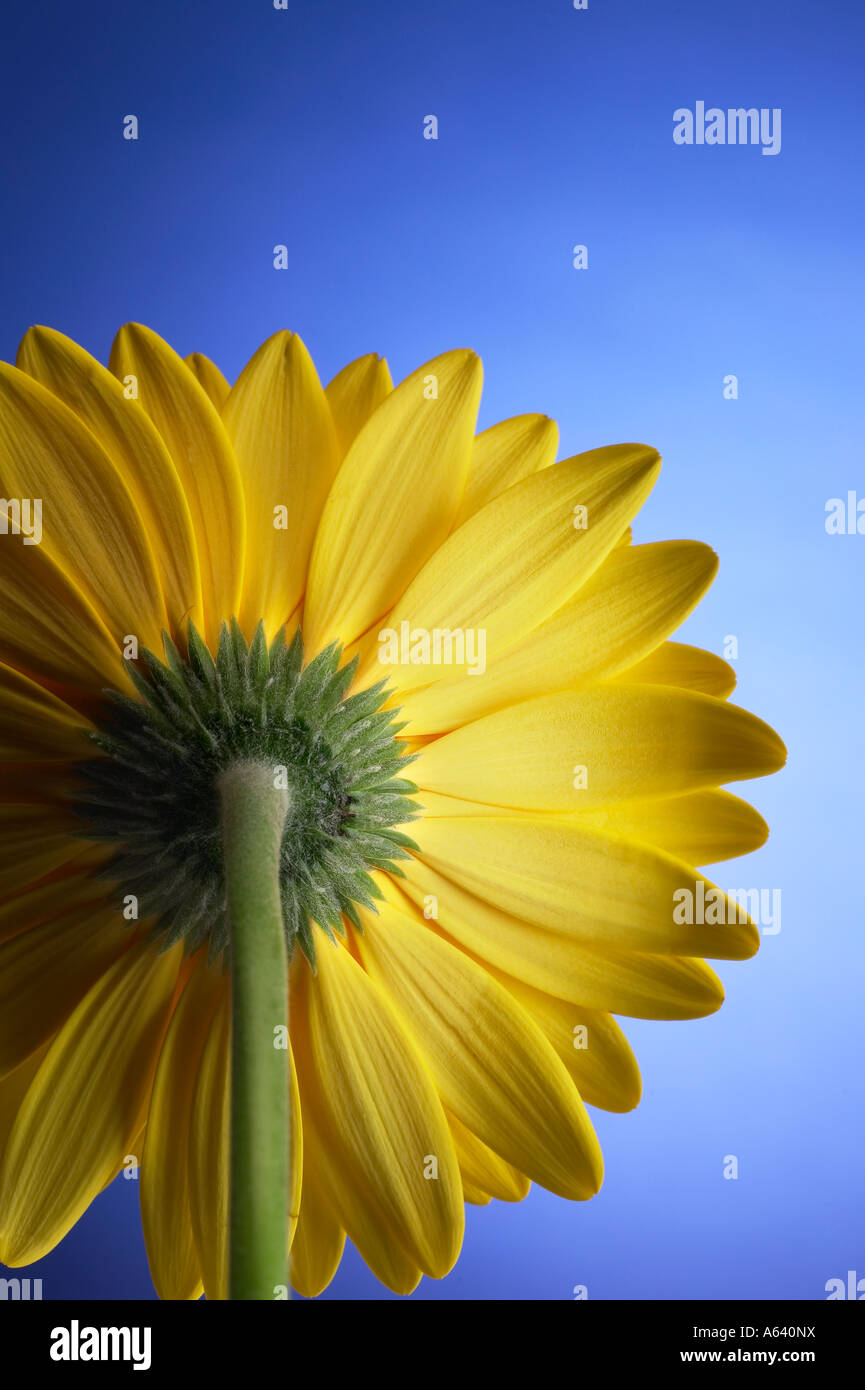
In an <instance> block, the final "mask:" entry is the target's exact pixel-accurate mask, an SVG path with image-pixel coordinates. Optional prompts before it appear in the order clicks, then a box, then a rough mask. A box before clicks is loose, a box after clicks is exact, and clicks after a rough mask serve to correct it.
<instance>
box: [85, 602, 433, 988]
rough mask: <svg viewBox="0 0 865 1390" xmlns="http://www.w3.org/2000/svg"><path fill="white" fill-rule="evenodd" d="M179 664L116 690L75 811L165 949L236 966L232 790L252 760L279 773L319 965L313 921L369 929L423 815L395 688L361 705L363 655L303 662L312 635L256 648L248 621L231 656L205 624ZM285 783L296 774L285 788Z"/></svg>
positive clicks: (303, 919) (175, 656) (371, 694)
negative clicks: (390, 705) (224, 821)
mask: <svg viewBox="0 0 865 1390" xmlns="http://www.w3.org/2000/svg"><path fill="white" fill-rule="evenodd" d="M163 642H164V645H165V657H166V659H165V662H162V661H160V660H159V658H158V657H156V656H154V655H153V653H152V652H149V651H144V652H143V653H142V657H141V663H140V665H141V669H136V667H135V666H134V665H132V664H131V663H130V666H129V673H130V676H131V678H132V680H133V682H134V684H135V687H136V689H137V691H138V693H139V695H140V699H134V698H130V697H129V696H127V695H122V694H120V693H118V692H117V691H108V692H107V695H108V702H107V707H106V714H105V716H104V718H103V719H102V721H101V723H100V726H99V727H98V728H97V729H96V730H95V731H92V732H90V734H89V737H90V738H91V739H92V741H93V742H94V743H95V744H96V745H97V746H98V748H99V749H100V750H101V753H102V755H103V756H101V757H98V758H93V759H90V760H88V761H87V762H84V763H83V764H81V765H80V766H79V768H78V771H79V773H80V775H81V778H82V781H83V785H82V788H81V790H80V791H79V792H78V793H77V795H76V804H75V809H76V812H77V814H78V815H79V817H80V818H81V819H82V820H83V822H84V827H83V829H82V834H83V836H84V837H85V838H87V839H90V840H97V841H100V842H104V843H111V844H114V845H116V853H115V854H114V856H113V858H112V860H111V862H110V863H109V865H108V866H107V867H106V868H105V869H104V870H103V871H102V877H104V878H107V879H109V880H110V881H112V882H113V883H114V884H115V885H116V886H117V889H118V891H120V892H121V893H122V895H123V897H124V899H125V900H127V899H128V896H129V895H134V897H135V899H137V915H138V916H139V917H141V918H148V919H152V920H153V926H152V931H153V933H154V935H158V936H159V937H160V939H161V940H162V943H163V944H164V946H165V947H168V946H170V945H172V944H174V943H175V942H176V941H179V940H183V942H184V945H185V947H186V949H187V950H188V951H193V950H196V949H198V948H199V947H200V946H202V945H204V944H208V945H209V955H210V958H211V959H213V958H216V957H218V956H222V957H223V958H224V959H225V960H227V959H228V955H229V952H230V944H229V929H228V914H227V905H226V892H225V880H224V872H223V854H222V836H221V809H220V795H219V789H218V780H219V777H220V775H221V774H222V773H223V772H224V771H225V770H226V769H227V768H228V767H230V766H232V765H234V764H236V763H239V762H247V761H255V762H259V763H261V762H264V763H268V764H270V765H272V767H273V771H274V779H275V782H274V785H277V786H278V785H284V786H285V787H286V788H287V790H288V792H289V801H290V807H289V812H288V815H287V817H286V822H285V830H284V833H283V839H282V848H281V857H280V889H281V897H282V911H283V921H284V924H285V934H286V942H287V946H288V950H289V952H292V951H293V949H294V945H295V942H297V943H299V944H300V947H301V949H302V950H303V951H304V953H305V954H306V955H307V957H308V958H309V960H310V962H311V963H312V964H313V965H314V964H315V946H314V940H313V931H312V928H313V925H314V924H317V925H318V926H320V927H321V928H322V929H323V930H324V931H325V932H326V933H327V934H328V936H332V935H333V933H334V932H337V933H343V932H344V923H343V915H344V916H345V917H347V918H348V919H349V921H350V922H352V923H353V924H354V925H355V926H357V927H358V929H360V919H359V916H358V913H357V905H360V906H364V907H373V905H374V899H377V898H380V897H381V894H380V893H379V891H378V889H377V888H376V886H375V884H374V882H373V881H372V879H371V877H370V871H371V870H374V869H386V870H387V871H388V872H389V873H391V874H397V875H399V874H401V871H400V870H399V869H398V868H397V866H396V862H395V861H396V860H398V859H403V858H406V857H407V852H408V850H409V849H414V848H416V846H415V844H414V842H413V841H412V840H410V839H409V838H408V837H407V836H406V835H403V834H401V833H400V832H399V831H398V830H395V829H394V828H393V827H394V826H396V825H400V824H405V823H406V822H407V821H410V820H413V819H414V818H415V817H416V816H417V815H418V814H419V812H420V809H421V808H420V807H419V806H418V804H417V802H416V801H414V800H413V797H412V794H413V793H414V792H416V791H417V788H416V787H415V785H414V783H412V782H408V781H406V780H404V779H403V778H402V777H401V776H400V775H399V774H400V773H401V772H402V771H403V769H404V768H405V766H406V765H407V764H408V763H410V762H411V761H413V759H412V757H411V756H410V755H405V754H404V753H402V751H401V746H400V744H399V742H398V741H397V739H396V734H397V733H398V732H399V731H400V729H401V728H403V727H404V726H403V725H402V724H397V723H394V716H395V714H396V713H397V711H395V710H392V709H390V710H383V709H382V708H381V706H382V704H383V703H384V701H385V700H386V699H387V696H388V692H387V690H386V682H385V681H381V682H379V683H378V684H377V685H373V686H370V687H369V688H368V689H366V690H362V691H360V692H359V693H357V694H354V695H350V696H348V697H346V691H347V690H348V688H349V686H350V685H351V681H352V679H353V676H354V672H355V669H356V665H357V663H356V661H354V662H351V663H349V664H348V665H345V666H340V659H341V648H340V647H339V645H338V644H336V643H334V644H333V645H332V646H330V647H327V648H326V649H325V650H324V651H322V652H321V653H319V655H318V656H316V657H315V659H314V660H313V661H311V662H310V663H309V665H308V666H306V667H304V666H303V641H302V637H301V633H300V631H299V630H298V632H297V633H296V634H295V636H294V638H293V640H292V642H291V643H290V644H286V641H285V636H284V633H283V632H282V631H281V632H280V634H279V635H278V637H277V638H276V640H275V641H274V642H273V643H272V644H271V645H270V647H268V645H267V642H266V640H265V636H264V627H263V624H259V626H258V629H257V631H256V633H255V636H254V638H253V640H252V643H251V644H250V645H247V643H246V640H245V639H244V637H243V634H242V633H241V631H240V628H239V627H238V625H237V622H236V621H235V620H234V619H232V622H231V626H230V627H229V626H227V625H226V624H223V626H222V630H221V632H220V638H219V646H218V650H217V655H216V659H215V660H214V658H213V657H212V656H211V654H210V652H209V650H208V648H207V647H206V645H205V644H204V642H203V641H202V639H201V637H200V636H199V634H198V632H197V631H196V629H195V627H194V626H193V625H192V624H190V626H189V634H188V654H187V657H186V658H185V659H184V658H183V657H182V656H181V655H180V653H179V652H178V650H177V648H176V647H175V645H174V643H173V642H172V641H171V639H170V638H169V637H168V636H167V635H165V634H163ZM283 779H284V780H283Z"/></svg>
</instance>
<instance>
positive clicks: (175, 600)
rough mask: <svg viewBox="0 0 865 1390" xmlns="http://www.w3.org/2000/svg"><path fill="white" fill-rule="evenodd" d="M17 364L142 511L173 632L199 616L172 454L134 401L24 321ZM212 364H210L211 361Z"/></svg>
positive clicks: (58, 337) (79, 354)
mask: <svg viewBox="0 0 865 1390" xmlns="http://www.w3.org/2000/svg"><path fill="white" fill-rule="evenodd" d="M17 365H18V366H19V367H20V368H21V370H22V371H24V372H27V373H28V375H30V376H32V377H34V378H35V379H36V380H37V381H39V382H41V384H42V385H43V386H45V387H47V388H48V389H49V390H50V391H53V393H54V394H55V396H58V397H59V398H60V400H61V401H63V402H64V403H65V404H66V405H67V406H69V408H70V409H71V410H73V411H74V412H75V414H76V415H77V416H79V418H80V419H81V420H83V422H84V424H85V425H87V427H88V428H89V429H90V430H92V431H93V433H94V434H95V435H96V438H97V439H98V440H99V443H100V444H101V446H102V448H103V449H104V450H105V452H106V454H107V455H108V457H109V458H110V459H111V462H112V463H113V465H114V467H115V468H116V470H117V472H118V474H119V475H120V477H121V478H122V480H123V482H124V484H125V486H126V488H127V489H128V491H129V494H130V496H131V497H132V498H133V500H134V502H135V506H136V509H137V511H138V513H139V515H140V517H141V524H142V526H143V527H144V529H145V531H146V534H147V538H148V541H149V543H150V545H151V547H152V550H153V554H154V557H155V561H156V569H157V574H158V577H159V583H160V586H161V588H162V593H163V596H164V599H165V606H166V609H167V612H168V618H169V622H170V625H171V630H172V632H173V633H175V634H178V633H179V632H180V631H181V630H185V620H186V619H188V618H190V617H191V618H192V619H193V620H194V621H195V622H196V623H198V624H199V625H200V623H201V581H200V577H199V573H198V557H197V555H196V552H195V537H194V533H193V528H192V518H191V516H190V513H189V505H188V503H187V501H186V498H185V496H184V494H183V489H182V487H181V485H180V479H179V477H178V475H177V471H176V469H175V467H174V464H173V463H172V461H171V457H170V455H169V453H168V451H167V449H166V448H165V445H164V444H163V442H162V440H161V439H160V437H159V434H158V433H157V431H156V429H155V428H154V426H153V424H152V423H151V421H150V419H149V417H148V416H147V415H146V414H145V412H144V411H143V410H142V409H141V406H140V405H139V404H138V401H137V400H135V399H134V398H132V399H131V398H128V397H127V395H126V388H124V387H123V386H122V385H121V383H120V382H119V381H118V380H117V378H116V377H115V376H113V375H112V374H111V372H109V371H108V370H107V368H105V367H103V366H102V363H101V362H97V361H96V359H95V358H94V357H91V356H90V354H89V352H85V351H84V349H83V348H82V347H79V346H78V344H77V343H75V342H73V341H72V339H71V338H67V337H65V336H64V335H63V334H62V333H57V332H55V330H54V329H52V328H42V327H38V328H31V329H30V330H29V332H27V333H26V334H25V335H24V338H23V339H22V342H21V346H20V347H19V349H18V357H17ZM214 370H215V368H214Z"/></svg>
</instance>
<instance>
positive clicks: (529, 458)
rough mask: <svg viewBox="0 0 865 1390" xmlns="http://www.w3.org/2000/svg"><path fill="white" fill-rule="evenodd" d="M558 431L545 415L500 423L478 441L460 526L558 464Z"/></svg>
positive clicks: (517, 418)
mask: <svg viewBox="0 0 865 1390" xmlns="http://www.w3.org/2000/svg"><path fill="white" fill-rule="evenodd" d="M558 447H559V427H558V425H557V424H556V422H555V420H550V419H549V418H548V417H547V416H546V415H517V416H515V417H514V418H513V419H512V420H501V421H500V422H499V423H498V424H497V425H493V426H492V427H491V428H490V429H488V430H484V431H483V433H482V434H479V435H477V437H476V438H475V443H474V448H473V450H472V461H471V466H470V468H469V476H468V481H467V482H466V490H465V493H464V495H463V500H462V504H461V506H460V510H459V513H458V515H457V519H456V523H455V525H457V526H462V524H463V522H464V521H468V519H469V517H470V516H474V514H475V512H477V511H480V509H481V507H485V506H486V504H487V502H492V500H493V498H494V497H498V496H499V493H502V492H504V491H505V490H506V489H507V488H509V487H512V486H513V484H514V483H519V482H521V481H522V479H523V478H528V477H529V476H530V474H532V473H537V472H538V471H539V469H541V468H548V467H549V466H550V464H552V463H555V461H556V450H557V449H558Z"/></svg>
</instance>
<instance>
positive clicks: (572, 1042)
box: [499, 975, 642, 1113]
mask: <svg viewBox="0 0 865 1390" xmlns="http://www.w3.org/2000/svg"><path fill="white" fill-rule="evenodd" d="M499 978H500V979H501V981H502V983H503V984H505V985H506V987H507V989H508V990H509V991H510V993H511V994H513V996H514V998H515V999H517V1000H518V1001H519V1003H520V1004H521V1005H522V1007H523V1008H524V1009H525V1010H526V1012H527V1013H528V1014H529V1015H530V1017H531V1018H532V1019H533V1020H534V1022H535V1023H536V1024H537V1026H538V1027H539V1028H540V1030H541V1032H542V1033H543V1034H544V1037H545V1038H547V1040H548V1041H549V1043H550V1044H551V1046H552V1047H553V1048H554V1050H555V1052H556V1054H557V1055H558V1056H559V1057H560V1058H561V1060H562V1062H563V1063H564V1065H565V1067H566V1068H567V1070H568V1072H569V1073H570V1075H571V1076H572V1078H573V1080H574V1081H575V1082H576V1085H577V1088H578V1090H579V1092H580V1095H581V1096H582V1098H583V1100H584V1101H585V1102H586V1104H587V1105H597V1106H598V1107H599V1108H600V1109H602V1110H614V1111H617V1112H619V1113H622V1112H624V1111H626V1110H633V1109H634V1107H635V1106H636V1105H637V1104H639V1100H640V1094H641V1091H642V1085H641V1081H640V1069H639V1067H638V1066H637V1059H636V1057H635V1056H634V1054H633V1052H632V1051H631V1048H630V1045H629V1043H628V1040H627V1038H626V1037H625V1035H624V1033H623V1032H622V1030H621V1028H620V1027H619V1025H618V1023H617V1022H616V1020H615V1019H614V1018H613V1017H612V1016H611V1015H610V1014H606V1013H599V1012H597V1011H595V1010H592V1009H582V1008H579V1007H578V1006H577V1005H576V1004H570V1003H568V1002H567V1000H564V999H556V998H554V997H553V995H551V994H544V993H543V991H541V990H537V989H532V988H531V986H529V985H525V984H523V983H522V982H521V981H519V980H512V979H509V978H508V977H507V976H506V975H500V976H499Z"/></svg>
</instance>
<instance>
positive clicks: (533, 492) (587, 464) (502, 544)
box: [358, 444, 660, 697]
mask: <svg viewBox="0 0 865 1390" xmlns="http://www.w3.org/2000/svg"><path fill="white" fill-rule="evenodd" d="M659 468H660V460H659V458H658V455H657V453H656V452H655V451H654V449H647V448H646V447H645V446H644V445H641V444H621V445H616V446H614V447H612V448H610V449H596V450H593V451H592V452H591V453H588V454H580V455H578V456H577V457H576V458H572V459H568V460H566V461H565V462H563V463H558V464H556V466H555V467H554V468H543V469H542V470H541V471H540V473H535V474H533V475H532V476H531V477H530V478H526V479H524V481H523V482H521V483H517V484H516V485H515V486H514V487H511V488H508V490H507V492H504V493H502V495H501V496H500V497H497V498H495V500H494V501H492V502H490V503H489V504H488V505H487V506H486V507H483V508H482V509H481V510H480V511H479V512H476V513H475V515H474V516H473V517H470V518H469V520H468V521H467V522H466V523H465V525H464V526H461V527H460V528H459V530H458V531H455V532H454V533H453V535H452V536H451V537H450V538H449V539H448V540H447V541H446V542H445V544H444V545H443V546H441V548H440V549H439V550H438V551H436V553H435V554H434V555H433V556H432V558H431V559H430V560H429V561H428V562H427V564H426V565H425V566H424V568H423V569H422V570H421V571H420V573H419V574H418V576H417V578H416V579H415V580H414V582H413V583H412V584H411V585H410V586H409V588H408V590H407V592H406V593H405V594H404V595H403V597H402V598H401V599H400V601H399V603H397V604H396V606H395V607H394V609H393V611H392V612H391V613H389V614H388V616H387V619H386V621H385V622H383V623H382V624H381V625H380V629H381V631H383V632H395V633H401V632H402V631H403V629H402V624H403V623H406V624H408V627H409V630H410V631H411V630H420V631H421V632H426V633H429V634H432V633H433V631H434V630H435V629H438V630H440V631H442V630H448V631H451V630H453V629H457V628H461V629H463V630H464V631H465V630H466V629H470V630H472V631H473V632H475V633H480V632H483V633H484V634H485V637H484V642H485V659H486V663H487V665H488V666H490V667H494V666H495V664H496V663H497V662H498V661H499V660H500V658H501V656H502V654H503V653H504V652H505V651H507V649H508V648H509V647H511V646H513V645H514V644H515V643H516V642H518V641H519V640H520V638H522V637H524V636H525V635H526V634H527V633H529V632H531V631H532V630H533V629H534V628H536V627H538V626H539V624H540V623H542V622H543V621H544V619H545V618H547V617H549V615H550V614H551V613H554V612H555V611H556V610H557V609H558V608H561V606H562V605H563V604H564V603H566V602H567V601H568V599H570V597H571V596H572V595H573V594H574V593H575V592H576V591H577V589H578V588H579V587H580V585H581V584H584V583H585V582H586V580H587V579H588V578H589V577H590V576H591V575H592V574H593V573H594V571H595V570H596V569H597V568H598V566H599V565H600V564H601V562H602V561H603V559H604V558H605V556H606V555H607V554H608V553H609V551H610V550H611V549H612V548H613V546H614V545H615V543H616V540H617V538H618V536H619V535H620V534H621V531H622V527H623V526H624V525H625V524H626V522H627V521H628V520H629V518H630V517H632V516H633V515H634V513H635V512H636V511H637V510H638V509H639V508H640V506H642V504H643V502H644V501H645V499H646V497H647V496H648V494H649V492H650V491H651V488H652V485H653V483H654V481H655V478H656V477H657V474H658V470H659ZM575 508H583V509H584V510H582V511H575ZM575 523H578V524H575ZM583 523H585V525H583ZM382 656H387V647H386V646H385V645H382V644H380V643H379V642H378V641H376V642H375V644H374V647H373V648H372V650H371V651H370V654H369V655H368V656H367V657H366V659H365V661H362V662H361V666H360V668H359V672H358V679H359V682H362V681H364V680H372V679H381V677H382V676H385V675H387V676H390V677H391V679H393V681H394V682H395V684H396V685H397V687H398V688H399V691H400V696H401V697H402V692H403V691H404V690H407V689H413V688H414V687H416V686H420V685H428V684H429V683H430V682H431V681H433V680H437V679H439V678H441V677H442V676H443V675H444V676H452V675H453V674H454V667H453V666H451V665H446V664H444V665H431V664H429V663H428V662H412V661H411V660H409V661H404V660H402V659H401V658H402V654H401V653H400V659H399V660H397V661H389V662H388V664H386V665H385V664H382V660H381V659H380V658H381V657H382ZM476 679H478V680H483V679H484V677H483V676H478V677H476Z"/></svg>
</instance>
